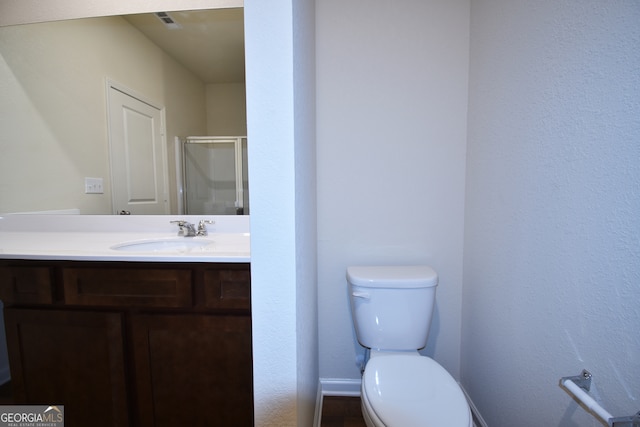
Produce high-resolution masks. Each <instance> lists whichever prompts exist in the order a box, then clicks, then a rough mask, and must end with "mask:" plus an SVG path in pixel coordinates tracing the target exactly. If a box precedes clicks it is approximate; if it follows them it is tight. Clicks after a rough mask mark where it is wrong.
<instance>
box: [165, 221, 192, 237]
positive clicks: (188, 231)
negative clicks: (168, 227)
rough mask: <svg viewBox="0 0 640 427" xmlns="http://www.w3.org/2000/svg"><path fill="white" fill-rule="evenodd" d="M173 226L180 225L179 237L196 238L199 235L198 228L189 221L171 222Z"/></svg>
mask: <svg viewBox="0 0 640 427" xmlns="http://www.w3.org/2000/svg"><path fill="white" fill-rule="evenodd" d="M170 222H171V224H178V228H179V230H178V236H184V237H194V236H196V235H197V232H196V227H195V226H194V225H193V224H191V223H190V222H188V221H185V220H183V219H180V220H177V221H170Z"/></svg>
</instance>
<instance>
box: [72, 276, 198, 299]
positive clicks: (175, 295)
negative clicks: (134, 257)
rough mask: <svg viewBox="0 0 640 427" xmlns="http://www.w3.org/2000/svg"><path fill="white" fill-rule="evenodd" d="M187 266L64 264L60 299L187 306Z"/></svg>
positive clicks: (190, 289)
mask: <svg viewBox="0 0 640 427" xmlns="http://www.w3.org/2000/svg"><path fill="white" fill-rule="evenodd" d="M191 278H192V273H191V271H190V270H172V269H151V268H149V269H146V268H145V269H142V268H135V269H127V268H64V269H63V270H62V280H63V286H64V300H65V303H67V304H76V305H94V306H95V305H97V306H111V305H127V306H142V307H190V306H191V305H192V302H193V298H192V287H191Z"/></svg>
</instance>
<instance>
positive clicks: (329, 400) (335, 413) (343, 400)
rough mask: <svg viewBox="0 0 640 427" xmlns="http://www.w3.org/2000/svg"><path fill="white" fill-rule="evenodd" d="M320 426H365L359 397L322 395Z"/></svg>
mask: <svg viewBox="0 0 640 427" xmlns="http://www.w3.org/2000/svg"><path fill="white" fill-rule="evenodd" d="M320 427H366V424H365V423H364V419H363V418H362V412H361V409H360V398H359V397H338V396H324V398H323V399H322V421H321V423H320Z"/></svg>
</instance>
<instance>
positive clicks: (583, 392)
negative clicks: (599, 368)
mask: <svg viewBox="0 0 640 427" xmlns="http://www.w3.org/2000/svg"><path fill="white" fill-rule="evenodd" d="M591 378H592V375H591V372H589V371H587V370H586V369H583V370H582V372H581V373H580V375H574V376H570V377H562V378H560V387H562V388H563V389H564V390H565V391H567V392H568V393H569V394H570V395H571V396H573V397H574V398H575V399H576V400H578V401H579V402H580V403H581V404H582V405H584V406H585V407H586V408H587V409H588V411H589V412H590V413H591V414H593V415H595V416H596V417H598V418H599V419H601V420H603V421H604V422H606V423H607V425H608V426H609V427H640V411H638V412H637V413H636V414H634V415H630V416H625V417H614V416H612V415H611V414H610V413H609V412H607V411H606V410H605V409H604V408H603V407H602V406H600V404H599V403H598V402H596V401H595V400H594V399H593V398H592V397H591V396H590V395H589V394H588V392H589V390H590V389H591Z"/></svg>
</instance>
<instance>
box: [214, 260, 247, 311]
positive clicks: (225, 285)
mask: <svg viewBox="0 0 640 427" xmlns="http://www.w3.org/2000/svg"><path fill="white" fill-rule="evenodd" d="M204 282H205V286H204V298H205V307H207V308H233V309H247V310H249V309H250V308H251V273H250V272H249V270H207V271H205V274H204Z"/></svg>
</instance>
